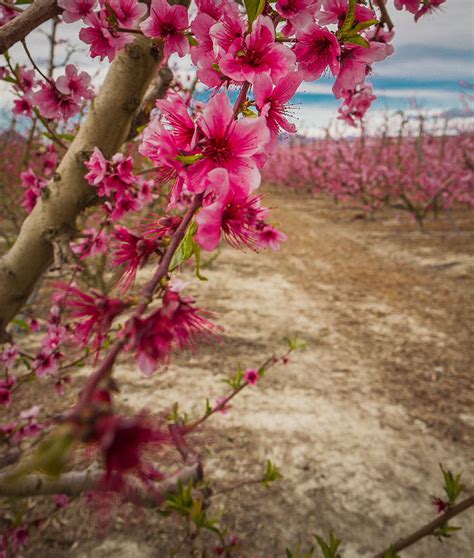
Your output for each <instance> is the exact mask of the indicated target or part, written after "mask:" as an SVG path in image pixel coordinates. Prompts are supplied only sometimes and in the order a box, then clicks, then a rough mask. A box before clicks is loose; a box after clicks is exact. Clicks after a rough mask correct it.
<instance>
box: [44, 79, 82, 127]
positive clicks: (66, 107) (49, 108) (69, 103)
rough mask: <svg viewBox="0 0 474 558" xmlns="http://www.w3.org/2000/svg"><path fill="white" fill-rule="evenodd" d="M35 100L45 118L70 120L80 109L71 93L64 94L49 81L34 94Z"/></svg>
mask: <svg viewBox="0 0 474 558" xmlns="http://www.w3.org/2000/svg"><path fill="white" fill-rule="evenodd" d="M33 100H34V102H35V103H36V104H37V105H38V108H39V110H40V112H41V114H42V115H43V116H44V117H45V118H52V119H53V118H54V119H64V120H68V119H69V118H71V117H72V116H74V115H76V114H77V113H78V112H79V110H80V106H79V104H78V102H77V101H76V100H75V99H74V98H73V97H72V96H71V95H63V94H62V93H61V92H60V91H59V90H58V89H57V88H56V87H55V85H54V84H52V83H49V82H44V83H43V84H42V85H41V89H40V91H38V92H37V93H35V94H34V95H33Z"/></svg>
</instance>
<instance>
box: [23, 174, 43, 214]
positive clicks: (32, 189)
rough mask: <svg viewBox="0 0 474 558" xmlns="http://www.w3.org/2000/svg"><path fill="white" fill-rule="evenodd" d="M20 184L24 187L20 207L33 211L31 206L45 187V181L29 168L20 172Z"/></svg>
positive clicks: (33, 205)
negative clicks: (24, 190)
mask: <svg viewBox="0 0 474 558" xmlns="http://www.w3.org/2000/svg"><path fill="white" fill-rule="evenodd" d="M20 177H21V185H22V187H23V188H25V189H26V192H25V196H24V198H23V202H22V204H21V205H22V207H24V208H25V209H26V211H27V212H28V213H31V212H32V211H33V208H34V207H35V205H36V202H37V201H38V198H39V197H40V196H41V192H42V191H43V189H44V188H45V187H46V185H47V182H46V180H43V179H42V178H39V177H38V176H36V174H35V173H34V171H33V170H32V169H31V168H30V169H28V170H27V171H25V172H22V173H21V174H20Z"/></svg>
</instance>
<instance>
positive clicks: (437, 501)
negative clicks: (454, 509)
mask: <svg viewBox="0 0 474 558" xmlns="http://www.w3.org/2000/svg"><path fill="white" fill-rule="evenodd" d="M431 502H432V504H433V506H434V508H435V510H436V513H438V514H442V513H444V512H445V511H447V510H448V509H449V502H447V501H445V500H442V499H441V498H438V497H437V496H433V497H432V499H431Z"/></svg>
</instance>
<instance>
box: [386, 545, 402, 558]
mask: <svg viewBox="0 0 474 558" xmlns="http://www.w3.org/2000/svg"><path fill="white" fill-rule="evenodd" d="M383 558H400V554H397V553H396V552H395V550H394V549H393V545H391V546H390V548H389V549H388V550H387V552H386V553H385V554H384V555H383Z"/></svg>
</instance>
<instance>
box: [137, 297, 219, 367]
mask: <svg viewBox="0 0 474 558" xmlns="http://www.w3.org/2000/svg"><path fill="white" fill-rule="evenodd" d="M194 304H195V301H194V299H193V298H192V297H184V296H182V295H181V294H180V293H179V292H176V291H172V290H170V289H168V290H167V291H166V292H165V295H164V297H163V304H162V307H161V308H159V309H158V310H156V311H155V312H153V314H151V315H150V316H148V317H147V318H143V319H134V320H133V322H131V324H130V331H129V334H130V343H129V344H128V350H132V351H135V352H136V358H137V363H138V367H139V368H140V370H141V371H142V372H143V374H145V375H146V376H149V375H150V374H151V373H152V372H153V371H154V370H156V368H157V367H158V366H159V365H167V364H168V362H169V357H170V353H171V351H172V350H173V349H184V348H189V347H192V346H193V345H194V342H195V339H196V337H197V336H199V335H204V334H211V333H215V332H216V331H217V329H218V328H217V327H216V326H215V325H214V324H213V323H212V322H210V321H209V320H208V319H207V318H206V317H205V314H206V313H205V312H204V311H203V310H201V309H200V308H196V306H195V305H194Z"/></svg>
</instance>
